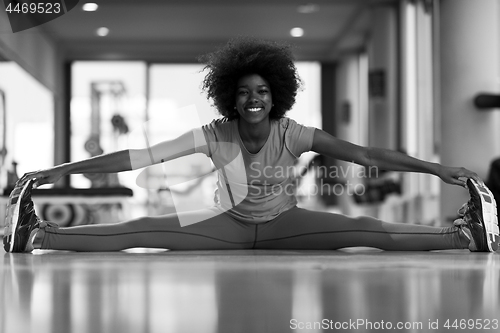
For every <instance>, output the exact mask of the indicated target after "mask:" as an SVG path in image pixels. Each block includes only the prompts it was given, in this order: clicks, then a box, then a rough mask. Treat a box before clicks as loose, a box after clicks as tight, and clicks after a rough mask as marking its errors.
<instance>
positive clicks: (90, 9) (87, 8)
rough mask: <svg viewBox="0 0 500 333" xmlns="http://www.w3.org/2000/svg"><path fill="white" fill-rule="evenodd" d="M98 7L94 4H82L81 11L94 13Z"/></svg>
mask: <svg viewBox="0 0 500 333" xmlns="http://www.w3.org/2000/svg"><path fill="white" fill-rule="evenodd" d="M97 8H99V6H98V5H97V4H96V3H94V2H87V3H85V4H83V6H82V9H83V10H84V11H86V12H95V11H96V10H97Z"/></svg>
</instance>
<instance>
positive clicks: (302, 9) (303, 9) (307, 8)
mask: <svg viewBox="0 0 500 333" xmlns="http://www.w3.org/2000/svg"><path fill="white" fill-rule="evenodd" d="M317 11H319V6H318V5H316V4H314V3H308V4H307V5H302V6H298V7H297V12H299V13H301V14H311V13H316V12H317Z"/></svg>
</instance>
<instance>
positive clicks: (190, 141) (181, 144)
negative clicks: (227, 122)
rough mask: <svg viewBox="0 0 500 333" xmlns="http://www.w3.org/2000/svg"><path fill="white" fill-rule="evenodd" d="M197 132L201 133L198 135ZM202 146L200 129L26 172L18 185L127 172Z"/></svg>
mask: <svg viewBox="0 0 500 333" xmlns="http://www.w3.org/2000/svg"><path fill="white" fill-rule="evenodd" d="M200 133H201V134H200ZM200 140H201V141H200ZM204 144H205V142H204V137H203V133H202V132H201V129H195V130H192V131H189V132H187V133H185V134H183V135H181V136H179V137H178V138H176V139H173V140H167V141H163V142H161V143H158V144H156V145H153V146H151V147H146V148H143V149H127V150H121V151H117V152H114V153H110V154H105V155H99V156H95V157H92V158H89V159H86V160H82V161H78V162H70V163H64V164H60V165H58V166H55V167H53V168H49V169H45V170H39V171H34V172H29V173H27V174H25V175H24V176H23V177H22V178H21V180H20V181H21V183H23V182H25V181H27V180H29V179H33V178H35V179H36V181H35V183H34V186H35V187H38V186H41V185H44V184H52V183H55V182H57V181H58V180H59V179H60V178H61V177H64V176H66V175H70V174H80V173H115V172H121V171H130V170H136V169H140V168H144V167H146V166H149V165H152V164H156V163H160V162H165V161H169V160H172V159H175V158H178V157H181V156H185V155H189V154H193V153H195V151H196V150H195V147H196V146H197V147H201V146H203V145H204Z"/></svg>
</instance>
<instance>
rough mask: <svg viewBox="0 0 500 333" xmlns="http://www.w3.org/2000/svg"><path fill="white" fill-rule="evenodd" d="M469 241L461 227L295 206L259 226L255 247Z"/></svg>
mask: <svg viewBox="0 0 500 333" xmlns="http://www.w3.org/2000/svg"><path fill="white" fill-rule="evenodd" d="M468 244H469V241H468V240H467V238H466V237H465V236H464V235H463V233H462V232H461V231H460V229H459V228H457V227H444V228H439V227H430V226H423V225H415V224H404V223H387V222H383V221H380V220H378V219H375V218H371V217H358V218H352V217H348V216H344V215H339V214H333V213H327V212H316V211H310V210H306V209H302V208H293V209H291V210H289V211H288V212H285V213H283V214H281V215H280V216H279V217H278V218H276V219H275V220H273V221H270V222H268V223H266V224H264V225H259V226H258V236H257V241H256V246H255V248H269V249H323V250H331V249H340V248H344V247H355V246H367V247H375V248H379V249H382V250H391V251H426V250H444V249H463V248H467V246H468Z"/></svg>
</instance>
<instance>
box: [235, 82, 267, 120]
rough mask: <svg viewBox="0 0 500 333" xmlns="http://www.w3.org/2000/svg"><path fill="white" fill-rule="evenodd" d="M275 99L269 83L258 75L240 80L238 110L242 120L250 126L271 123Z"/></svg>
mask: <svg viewBox="0 0 500 333" xmlns="http://www.w3.org/2000/svg"><path fill="white" fill-rule="evenodd" d="M272 107H273V98H272V95H271V88H270V86H269V83H268V82H267V81H266V80H265V79H264V78H263V77H262V76H260V75H258V74H250V75H245V76H243V77H241V78H240V79H239V80H238V85H237V90H236V110H237V111H238V113H239V115H240V120H243V121H245V122H247V123H250V124H258V123H260V122H262V121H264V120H267V121H269V112H271V108H272Z"/></svg>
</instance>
